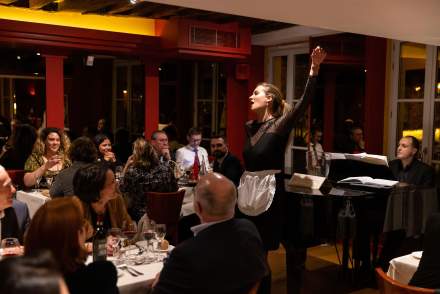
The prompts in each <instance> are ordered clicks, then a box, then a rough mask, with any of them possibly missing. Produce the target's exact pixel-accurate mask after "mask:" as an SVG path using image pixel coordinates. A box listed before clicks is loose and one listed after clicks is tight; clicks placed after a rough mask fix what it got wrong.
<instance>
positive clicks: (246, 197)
mask: <svg viewBox="0 0 440 294" xmlns="http://www.w3.org/2000/svg"><path fill="white" fill-rule="evenodd" d="M279 172H280V171H279V170H263V171H257V172H249V171H245V172H244V173H243V175H242V176H241V178H240V185H239V186H238V200H237V206H238V209H239V210H240V211H241V212H242V213H244V214H245V215H248V216H257V215H259V214H262V213H263V212H265V211H267V210H268V209H269V207H270V205H271V204H272V200H273V197H274V195H275V190H276V179H275V174H277V173H279Z"/></svg>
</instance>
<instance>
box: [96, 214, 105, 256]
mask: <svg viewBox="0 0 440 294" xmlns="http://www.w3.org/2000/svg"><path fill="white" fill-rule="evenodd" d="M106 259H107V236H106V233H105V231H104V221H103V216H102V215H98V217H97V218H96V232H95V236H94V237H93V261H99V260H106Z"/></svg>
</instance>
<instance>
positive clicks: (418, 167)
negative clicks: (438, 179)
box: [389, 136, 435, 187]
mask: <svg viewBox="0 0 440 294" xmlns="http://www.w3.org/2000/svg"><path fill="white" fill-rule="evenodd" d="M419 151H420V143H419V140H417V139H416V138H415V137H413V136H405V137H403V138H402V139H400V141H399V146H398V147H397V159H395V160H393V161H390V163H389V166H390V169H391V172H392V173H393V175H394V177H395V178H396V180H398V181H399V182H401V183H407V184H410V185H414V186H419V187H434V185H435V184H434V170H433V168H432V167H431V166H429V165H427V164H426V163H423V162H422V161H420V160H419V159H418V158H419V154H420V152H419Z"/></svg>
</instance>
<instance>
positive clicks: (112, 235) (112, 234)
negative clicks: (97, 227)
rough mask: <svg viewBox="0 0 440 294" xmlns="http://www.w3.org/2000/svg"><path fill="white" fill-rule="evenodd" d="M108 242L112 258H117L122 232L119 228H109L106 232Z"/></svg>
mask: <svg viewBox="0 0 440 294" xmlns="http://www.w3.org/2000/svg"><path fill="white" fill-rule="evenodd" d="M108 235H109V237H108V240H107V242H109V244H110V246H111V248H112V251H111V253H112V256H119V253H120V250H119V249H120V246H121V239H122V231H121V229H119V228H111V229H109V230H108Z"/></svg>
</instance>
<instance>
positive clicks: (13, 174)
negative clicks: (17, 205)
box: [6, 169, 25, 190]
mask: <svg viewBox="0 0 440 294" xmlns="http://www.w3.org/2000/svg"><path fill="white" fill-rule="evenodd" d="M6 171H7V172H8V175H9V177H10V178H11V180H12V183H13V184H14V185H17V190H20V189H24V180H23V178H24V174H25V171H24V170H22V169H8V170H6Z"/></svg>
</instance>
